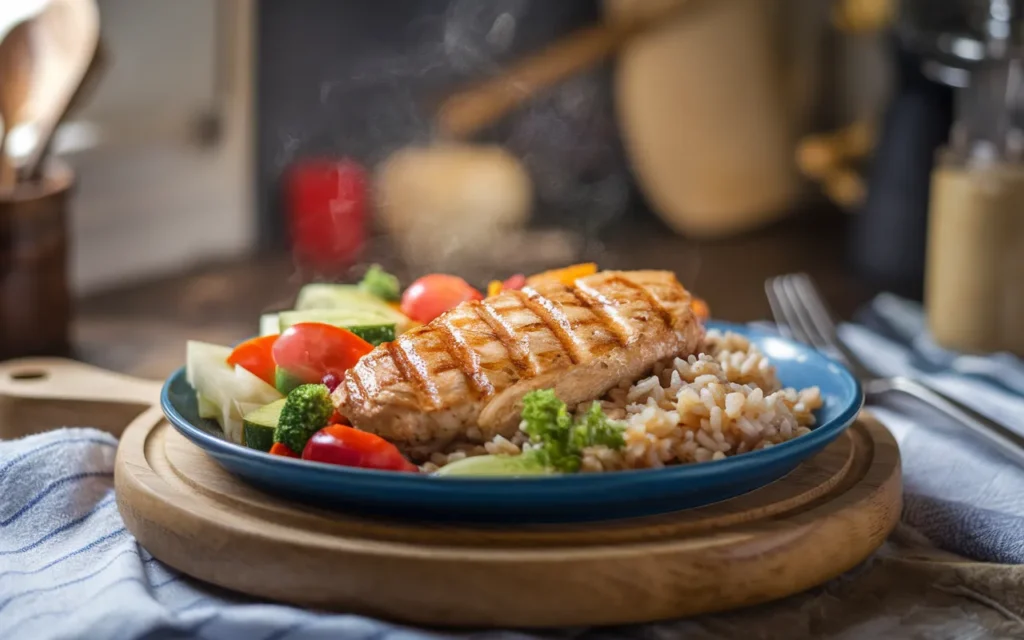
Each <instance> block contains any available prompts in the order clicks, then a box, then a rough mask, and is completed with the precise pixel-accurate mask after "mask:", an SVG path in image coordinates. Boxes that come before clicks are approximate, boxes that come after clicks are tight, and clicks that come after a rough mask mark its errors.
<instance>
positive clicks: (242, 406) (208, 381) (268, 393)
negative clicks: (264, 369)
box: [185, 340, 282, 443]
mask: <svg viewBox="0 0 1024 640" xmlns="http://www.w3.org/2000/svg"><path fill="white" fill-rule="evenodd" d="M230 355H231V349H230V348H229V347H222V346H220V345H213V344H208V343H205V342H197V341H194V340H193V341H189V342H188V344H187V346H186V356H185V360H186V363H185V371H186V378H187V379H188V381H189V383H190V384H191V385H192V388H194V389H195V390H196V396H197V397H201V398H202V401H201V405H200V406H201V409H200V410H201V412H202V413H204V414H206V415H207V416H209V417H211V418H214V419H216V420H217V422H218V423H219V424H220V428H221V429H222V430H223V431H224V435H225V436H227V438H228V440H230V441H231V442H235V443H241V441H242V416H243V415H244V414H245V412H246V411H249V410H252V409H254V408H256V407H260V406H263V405H265V404H270V403H271V402H274V401H275V400H279V399H280V398H281V397H282V394H281V393H279V392H278V391H277V389H275V388H274V387H272V386H270V385H269V384H267V383H266V382H264V381H263V380H261V379H259V378H258V377H257V376H255V375H253V374H252V373H250V372H249V371H247V370H245V369H243V368H242V367H232V366H231V365H229V364H228V363H227V358H228V356H230Z"/></svg>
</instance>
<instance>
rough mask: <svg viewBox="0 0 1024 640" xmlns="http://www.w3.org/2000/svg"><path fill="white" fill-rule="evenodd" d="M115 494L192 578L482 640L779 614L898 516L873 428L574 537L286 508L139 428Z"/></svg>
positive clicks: (863, 552) (121, 464)
mask: <svg viewBox="0 0 1024 640" xmlns="http://www.w3.org/2000/svg"><path fill="white" fill-rule="evenodd" d="M115 482H116V487H117V498H118V505H119V507H120V509H121V513H122V516H123V517H124V519H125V523H126V524H127V526H128V528H129V530H131V531H132V533H133V534H134V535H135V536H136V537H137V538H138V539H139V541H140V543H141V544H142V545H143V546H144V547H146V548H147V549H148V550H149V551H150V552H151V553H153V555H155V556H156V557H158V558H160V559H161V560H162V561H163V562H166V563H167V564H169V565H171V566H173V567H175V568H177V569H179V570H181V571H183V572H185V573H188V574H189V575H192V576H195V577H197V578H200V579H202V580H206V581H208V582H211V583H213V584H216V585H219V586H222V587H226V588H228V589H233V590H237V591H242V592H244V593H248V594H250V595H253V596H257V597H260V598H267V599H270V600H276V601H282V602H287V603H291V604H296V605H299V606H306V607H314V608H318V609H329V610H337V611H348V612H357V613H362V614H366V615H373V616H381V617H385V618H388V619H392V620H398V621H404V622H411V623H416V624H427V625H455V626H485V627H489V626H495V627H507V626H515V627H550V626H573V625H605V624H626V623H635V622H645V621H652V620H660V619H668V618H675V617H680V616H687V615H693V614H698V613H705V612H711V611H720V610H725V609H731V608H735V607H741V606H745V605H750V604H755V603H759V602H765V601H769V600H774V599H777V598H781V597H784V596H787V595H790V594H793V593H797V592H800V591H803V590H805V589H807V588H810V587H812V586H815V585H818V584H821V583H822V582H825V581H826V580H828V579H830V578H833V577H835V576H837V575H839V574H841V573H842V572H844V571H846V570H848V569H850V568H852V567H853V566H855V565H856V564H857V563H859V562H861V561H862V560H864V559H865V558H866V557H867V556H869V555H870V554H871V553H872V552H873V551H874V550H875V549H876V548H877V547H878V546H879V545H881V543H882V541H883V540H884V539H885V538H886V536H887V535H888V533H889V532H890V531H891V529H892V528H893V526H895V524H896V521H897V519H898V517H899V512H900V505H901V502H900V500H901V498H900V495H901V484H900V465H899V452H898V449H897V446H896V443H895V442H894V440H893V439H892V436H891V434H889V432H888V431H887V430H886V429H885V428H884V427H883V426H881V425H880V424H879V423H877V422H876V421H874V420H873V419H871V418H870V417H868V416H862V417H861V419H860V421H859V422H858V423H857V424H856V425H855V426H853V427H852V428H851V429H850V430H849V431H848V433H847V434H845V435H843V436H842V437H841V438H839V439H838V440H837V441H836V442H835V443H834V444H833V445H832V446H830V447H829V448H828V449H827V450H826V451H824V452H823V453H822V454H821V455H819V456H817V457H816V458H815V459H813V460H811V461H809V462H808V463H806V464H804V465H802V466H801V467H800V468H798V469H797V470H796V471H794V472H793V473H792V474H790V475H789V476H787V477H786V478H783V479H782V480H780V481H778V482H776V483H773V484H771V485H769V486H767V487H764V488H762V489H760V490H758V491H756V492H752V493H750V494H747V495H744V496H740V497H739V498H736V499H734V500H730V501H727V502H724V503H719V504H715V505H710V506H708V507H704V508H701V509H694V510H689V511H685V512H680V513H677V514H671V515H666V516H660V517H655V518H644V519H637V520H628V521H621V522H609V523H588V524H586V525H583V526H565V525H561V526H555V525H549V526H532V527H517V528H504V529H499V528H494V527H477V526H445V525H437V524H431V525H422V524H418V523H405V522H394V521H387V520H381V519H373V518H365V517H359V516H356V515H351V514H339V513H334V512H328V511H322V510H317V509H313V508H309V507H305V506H301V505H296V504H291V503H288V502H285V501H282V500H279V499H277V498H274V497H271V496H268V495H265V494H263V493H260V492H259V491H256V490H255V489H252V488H250V487H248V486H246V485H244V484H242V483H241V482H240V481H238V480H236V479H235V478H234V477H233V476H231V475H230V474H228V473H227V472H225V471H223V470H222V469H221V468H220V467H219V466H217V465H216V463H214V462H212V461H211V460H210V459H209V458H208V457H207V456H206V455H205V454H204V453H202V451H200V450H199V449H198V448H197V447H195V446H194V445H192V444H191V443H190V442H188V441H187V440H185V439H184V438H183V437H182V436H181V435H180V434H178V433H177V432H176V431H175V430H174V429H173V428H172V427H170V426H169V425H168V424H167V423H166V422H163V421H162V420H160V418H159V416H158V415H153V414H150V413H147V414H143V416H141V417H140V418H139V419H138V420H137V421H136V422H135V423H134V424H133V426H131V427H130V428H129V429H128V430H126V432H125V434H124V436H123V439H122V443H121V446H120V448H119V449H118V458H117V464H116V472H115Z"/></svg>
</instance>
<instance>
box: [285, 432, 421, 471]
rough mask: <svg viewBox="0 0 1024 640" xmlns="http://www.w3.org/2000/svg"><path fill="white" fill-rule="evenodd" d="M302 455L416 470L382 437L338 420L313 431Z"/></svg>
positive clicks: (355, 464)
mask: <svg viewBox="0 0 1024 640" xmlns="http://www.w3.org/2000/svg"><path fill="white" fill-rule="evenodd" d="M302 459H303V460H312V461H315V462H326V463H327V464H337V465H341V466H344V467H361V468H363V469H384V470H389V471H418V470H419V469H418V468H417V467H416V465H414V464H412V463H411V462H409V461H408V460H406V459H405V458H404V457H403V456H402V454H401V453H399V451H398V449H397V448H396V447H395V445H393V444H391V443H390V442H388V441H387V440H385V439H384V438H381V437H380V436H376V435H374V434H372V433H367V432H366V431H360V430H359V429H354V428H352V427H348V426H345V425H341V424H332V425H331V426H329V427H324V428H323V429H321V430H319V431H317V432H316V433H314V434H313V437H311V438H310V439H309V441H308V442H307V443H306V447H305V448H304V449H303V450H302Z"/></svg>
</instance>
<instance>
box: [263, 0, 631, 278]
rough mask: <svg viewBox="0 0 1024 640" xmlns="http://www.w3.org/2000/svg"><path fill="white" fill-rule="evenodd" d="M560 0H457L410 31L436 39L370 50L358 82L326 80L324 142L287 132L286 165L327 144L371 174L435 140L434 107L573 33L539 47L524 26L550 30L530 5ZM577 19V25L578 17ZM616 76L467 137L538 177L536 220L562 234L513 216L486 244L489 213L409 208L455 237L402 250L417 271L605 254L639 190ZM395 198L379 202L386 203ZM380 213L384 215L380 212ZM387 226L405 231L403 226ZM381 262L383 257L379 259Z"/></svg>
mask: <svg viewBox="0 0 1024 640" xmlns="http://www.w3.org/2000/svg"><path fill="white" fill-rule="evenodd" d="M559 4H561V3H546V2H540V1H539V0H488V1H487V2H480V1H478V0H455V1H454V2H451V3H450V4H449V5H448V7H447V9H446V10H445V11H444V12H443V13H442V14H439V15H434V16H427V17H425V18H422V19H419V20H417V21H415V22H414V23H413V24H411V25H410V26H407V27H403V28H404V29H405V31H406V32H408V35H409V37H413V38H415V39H421V40H425V41H426V42H427V44H425V45H421V46H417V47H414V49H413V51H411V52H408V53H403V54H402V55H396V54H395V53H394V47H391V52H390V53H389V52H382V51H367V52H365V54H363V55H362V56H361V58H360V61H359V63H358V64H357V66H356V69H355V71H354V72H353V73H351V74H349V75H348V77H345V78H343V79H327V80H324V81H323V82H322V83H321V86H320V92H319V99H320V102H321V104H322V105H323V106H324V107H325V108H324V114H325V115H324V118H325V121H323V122H319V123H312V124H313V126H314V127H316V128H318V129H319V130H320V131H321V132H326V133H324V134H323V135H322V136H321V137H322V138H324V139H325V140H326V144H324V143H323V142H320V143H317V144H313V143H312V141H311V139H310V138H306V137H304V136H303V135H301V133H297V132H282V133H281V134H280V153H279V157H278V159H279V161H280V162H281V165H282V167H283V165H285V164H287V163H289V162H291V161H292V160H294V159H295V158H296V157H298V156H299V155H300V154H306V153H308V152H310V150H311V149H313V150H315V151H319V150H321V149H320V148H319V147H325V148H324V149H323V150H330V151H331V152H332V153H334V154H343V155H349V156H352V157H355V158H357V159H359V160H360V161H361V162H362V163H363V164H364V165H365V166H366V167H367V168H368V169H371V170H372V169H375V168H377V167H379V166H380V165H381V164H382V163H384V162H386V161H387V160H388V159H389V158H390V157H391V156H392V154H393V153H394V152H396V151H397V150H399V149H402V148H404V147H408V146H428V145H432V144H437V143H438V140H437V136H436V135H435V132H434V130H433V118H432V116H433V113H432V110H431V109H432V108H433V107H432V106H431V104H432V103H434V101H435V100H436V99H438V98H441V97H443V96H445V95H447V93H448V92H450V91H451V90H452V88H454V87H459V86H464V85H466V84H467V83H468V84H472V83H473V82H475V81H479V80H481V79H483V78H486V77H489V76H492V75H494V74H497V73H499V72H500V71H501V70H502V69H503V68H505V66H506V65H507V64H508V63H509V62H510V61H512V60H515V59H516V58H517V57H519V56H521V55H523V54H525V53H531V52H534V51H536V50H537V49H538V48H539V47H541V46H543V45H544V44H546V43H548V42H550V41H551V40H552V39H553V38H555V37H559V36H560V35H562V34H564V33H565V29H559V30H558V32H552V33H550V34H547V37H544V38H542V39H541V40H539V41H536V42H534V41H533V40H536V34H530V33H529V31H528V29H527V28H526V27H527V25H534V26H540V27H542V28H543V27H545V24H546V23H547V22H550V21H549V20H548V17H547V16H544V20H543V21H539V20H538V19H537V17H538V14H537V13H534V14H533V20H532V22H531V21H530V20H529V18H530V17H531V10H535V11H538V12H541V13H543V12H545V11H548V10H560V9H555V7H557V6H558V5H559ZM562 6H563V7H564V6H566V5H562ZM577 25H578V21H574V22H573V24H572V26H573V27H575V26H577ZM531 38H532V40H531ZM524 40H529V41H528V42H525V43H524ZM608 76H609V74H608V70H607V69H605V68H599V69H595V70H591V71H589V72H585V73H582V74H580V75H578V76H576V77H574V78H571V79H569V80H567V81H565V82H563V83H562V84H561V85H559V86H557V87H556V88H554V89H553V90H550V91H548V92H546V93H543V94H541V95H537V96H534V97H533V99H532V100H530V101H529V102H528V103H527V104H525V105H524V106H523V107H522V108H520V109H519V110H518V111H517V112H515V113H513V114H511V115H510V116H508V117H507V118H506V119H505V120H503V121H502V122H501V123H499V124H498V125H496V126H494V127H493V128H492V129H491V130H489V131H486V132H484V133H483V134H481V135H479V136H477V137H476V138H475V139H474V140H469V141H466V143H467V144H471V145H498V146H500V147H502V148H504V149H505V150H507V151H508V152H509V153H510V154H511V155H512V156H513V157H515V158H517V159H518V161H519V162H520V163H521V164H522V165H523V166H524V167H525V169H526V172H527V174H528V175H529V179H530V182H531V183H532V199H533V206H532V207H529V206H527V207H526V208H527V209H528V210H529V211H528V213H529V216H530V218H531V219H532V220H533V221H534V222H539V223H541V224H542V225H544V226H551V225H553V226H555V227H557V228H558V229H559V230H557V231H548V232H544V234H543V235H542V236H538V235H537V234H538V233H540V232H537V231H532V230H527V229H525V228H524V227H523V225H517V226H510V225H509V224H508V223H507V221H506V222H505V223H503V224H501V225H497V224H495V228H494V229H493V233H492V236H493V241H494V242H496V244H495V245H494V246H490V247H488V246H483V247H481V246H479V245H480V243H484V244H485V245H486V243H487V242H488V240H487V235H486V234H482V233H481V232H480V229H476V230H474V231H473V232H472V233H470V232H469V230H468V227H467V226H466V225H468V224H470V223H472V224H474V225H476V226H477V227H480V226H486V225H487V224H490V222H489V218H487V214H486V212H485V211H470V212H465V215H461V216H457V217H451V218H446V217H444V216H442V215H440V214H437V213H436V212H430V211H423V212H403V215H414V214H415V215H422V216H425V217H430V219H431V221H432V223H434V224H436V225H438V226H439V227H442V228H443V225H445V224H448V225H449V226H448V227H447V229H448V236H449V237H448V238H447V240H446V242H445V246H444V250H443V251H438V252H435V254H434V255H432V256H430V257H425V256H424V255H423V254H422V253H421V255H418V256H416V257H413V256H410V255H408V252H404V251H403V252H401V255H400V256H396V257H398V258H400V259H401V260H402V261H405V262H409V263H411V264H409V266H410V267H411V269H412V271H413V272H422V271H426V270H432V269H438V270H440V269H445V270H456V269H459V270H463V269H473V270H475V272H476V273H478V274H481V275H482V274H487V277H492V274H493V276H501V275H502V274H504V275H509V274H510V273H513V272H515V271H520V270H524V269H530V268H546V267H550V266H556V265H558V264H564V263H566V262H570V261H572V260H577V259H582V258H586V259H591V260H593V259H597V260H598V261H600V258H601V256H600V255H596V254H595V253H597V254H599V253H600V251H599V248H598V246H597V245H596V244H595V242H594V240H595V238H596V235H597V234H598V233H599V232H600V231H601V230H602V229H603V228H605V227H606V226H607V225H608V224H610V223H611V222H613V221H615V220H616V219H617V218H619V217H620V216H621V215H622V214H623V213H624V212H625V210H626V207H627V206H628V202H629V191H630V190H629V185H630V179H629V176H628V173H627V170H626V167H625V163H624V160H623V153H622V151H621V149H620V147H619V143H618V133H617V128H616V123H615V120H614V110H613V108H612V102H611V96H610V84H609V82H608ZM352 105H358V107H359V108H358V109H355V108H352ZM338 111H341V116H340V117H339V115H338ZM311 129H313V127H311ZM388 204H389V203H388V202H378V203H377V205H378V207H383V208H384V209H386V208H387V206H388ZM375 208H377V207H375ZM449 209H450V207H449ZM374 216H375V217H377V218H378V222H379V218H380V217H381V214H380V212H379V211H377V212H375V213H374ZM505 218H507V219H511V218H509V217H508V216H505ZM389 232H390V233H391V235H392V236H394V235H395V234H396V233H400V232H396V231H395V229H394V228H393V227H392V228H389ZM471 243H472V245H473V246H470V244H471ZM398 244H399V245H401V243H398ZM389 257H390V256H389ZM372 259H373V260H379V259H382V258H381V257H380V256H379V255H374V256H373V257H372ZM384 259H385V260H386V259H387V257H385V258H384ZM478 279H479V278H474V280H478Z"/></svg>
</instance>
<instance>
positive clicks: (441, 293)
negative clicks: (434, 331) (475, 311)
mask: <svg viewBox="0 0 1024 640" xmlns="http://www.w3.org/2000/svg"><path fill="white" fill-rule="evenodd" d="M483 298H484V297H483V295H482V294H481V293H480V292H479V291H477V290H476V289H474V288H473V287H472V286H470V284H469V283H468V282H466V281H465V280H463V279H462V278H460V277H458V276H450V275H447V274H443V273H434V274H431V275H429V276H423V277H422V278H420V279H419V280H417V281H416V282H413V283H412V284H411V285H409V288H408V289H406V290H405V293H403V294H402V307H401V309H402V313H404V314H405V315H407V316H409V317H410V318H412V319H413V320H415V321H416V322H422V323H424V324H425V323H427V322H430V321H431V320H433V319H434V318H436V317H438V316H439V315H441V314H442V313H444V312H445V311H448V310H449V309H454V308H455V307H457V306H459V304H461V303H463V302H466V301H467V300H483Z"/></svg>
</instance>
